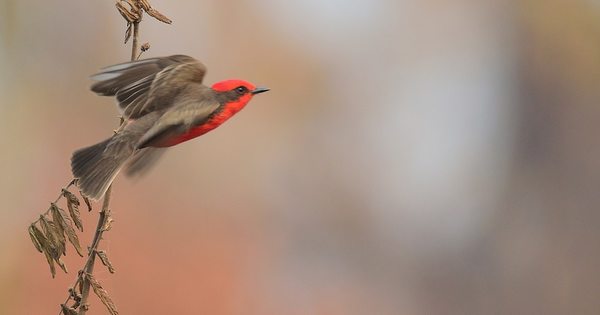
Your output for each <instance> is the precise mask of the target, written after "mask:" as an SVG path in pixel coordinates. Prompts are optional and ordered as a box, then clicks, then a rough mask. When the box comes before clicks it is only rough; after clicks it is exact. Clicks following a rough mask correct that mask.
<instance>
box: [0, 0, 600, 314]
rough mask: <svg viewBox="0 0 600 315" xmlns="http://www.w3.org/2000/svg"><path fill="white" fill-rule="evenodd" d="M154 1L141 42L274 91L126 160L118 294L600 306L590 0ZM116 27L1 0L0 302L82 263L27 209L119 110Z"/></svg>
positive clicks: (140, 306)
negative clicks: (40, 246)
mask: <svg viewBox="0 0 600 315" xmlns="http://www.w3.org/2000/svg"><path fill="white" fill-rule="evenodd" d="M152 4H153V6H154V7H155V8H156V9H158V10H159V11H161V12H162V13H164V14H165V15H167V16H168V17H170V18H171V19H172V20H173V24H172V25H164V24H162V23H159V22H157V21H155V20H154V19H152V18H150V17H148V16H146V17H145V18H144V21H143V22H142V24H141V28H140V34H141V42H142V43H143V42H149V43H150V45H151V49H150V50H149V51H148V52H146V53H144V55H143V57H152V56H163V55H169V54H189V55H191V56H194V57H196V58H198V59H200V60H202V62H204V63H205V64H206V65H207V66H208V69H209V72H208V75H207V78H206V82H207V83H208V84H212V83H213V82H216V81H219V80H223V79H227V78H243V79H246V80H249V81H251V82H254V83H256V84H259V85H265V86H268V87H270V88H271V89H272V90H271V92H269V93H266V94H261V95H260V96H259V97H256V98H255V99H254V100H253V101H252V102H251V104H250V105H249V106H248V107H247V108H246V109H245V110H244V111H243V112H242V113H241V114H240V115H238V116H236V117H235V118H233V119H232V120H231V121H230V122H228V123H227V124H226V125H225V126H223V127H222V128H219V129H217V130H215V131H214V132H212V133H210V134H208V135H206V136H204V137H202V138H199V139H196V140H194V141H190V142H187V143H185V144H182V145H180V146H177V147H174V148H172V149H171V150H170V152H168V153H167V155H166V156H165V157H164V158H163V160H162V161H160V163H159V165H158V166H157V167H156V168H155V169H154V170H153V172H151V173H150V174H149V175H148V176H146V177H144V178H142V179H140V180H137V181H131V180H128V179H126V178H121V177H119V178H118V179H117V180H116V183H115V188H114V192H113V202H112V209H113V215H114V219H115V223H114V225H113V229H112V230H111V231H110V232H108V233H107V234H106V240H105V242H103V244H102V245H101V247H102V248H103V249H105V250H106V251H107V253H108V255H109V257H110V259H111V260H112V262H113V264H114V265H115V268H116V270H117V273H116V274H114V275H111V274H109V273H108V271H106V270H105V268H103V267H102V266H98V267H97V271H96V277H97V278H98V279H99V280H100V281H101V282H102V283H103V285H104V287H105V288H106V289H107V290H108V292H109V293H110V295H111V296H112V297H113V299H114V301H115V303H116V304H117V306H118V308H119V310H120V311H121V313H122V314H211V315H213V314H216V315H219V314H223V315H225V314H260V315H263V314H286V315H288V314H289V315H295V314H298V315H304V314H319V315H321V314H323V315H330V314H331V315H333V314H343V315H346V314H351V315H354V314H357V315H358V314H386V315H387V314H598V310H599V309H600V299H599V298H598V297H599V296H600V271H599V268H598V267H599V266H600V246H599V241H600V228H599V227H600V211H598V208H597V207H598V205H599V204H600V194H599V193H598V188H599V187H600V186H599V185H600V146H599V145H598V134H599V133H600V109H599V107H598V105H599V104H598V103H599V102H598V101H599V100H600V89H599V88H598V86H599V84H600V1H597V0H543V1H542V0H522V1H516V0H515V1H500V0H498V1H492V0H490V1H475V0H458V1H434V0H428V1H422V0H421V1H417V0H379V1H367V0H362V1H360V0H349V1H348V0H347V1H340V0H329V1H316V0H306V1H296V2H289V1H288V2H282V1H275V0H263V1H247V0H241V1H234V2H232V1H166V0H153V1H152ZM124 30H125V22H124V21H123V19H122V17H121V16H120V15H119V14H118V13H117V11H116V10H115V7H114V1H65V0H56V1H41V2H40V1H34V0H18V1H17V0H0V95H1V101H0V145H1V147H2V148H3V149H2V154H0V159H1V163H0V173H1V174H2V176H1V177H0V198H1V200H2V201H3V204H2V206H1V207H0V216H1V217H0V218H1V219H0V257H1V259H0V313H1V314H35V315H37V314H51V313H55V312H56V313H57V312H58V304H59V303H61V302H63V301H64V299H65V297H66V296H67V288H68V286H70V285H71V284H72V283H73V281H74V279H75V276H76V270H78V269H79V268H81V266H82V264H83V259H81V258H79V257H78V256H77V255H75V252H74V251H73V249H72V248H69V249H68V250H69V255H68V257H67V259H66V263H67V266H68V267H69V269H70V273H69V274H67V275H65V274H62V273H60V272H59V273H58V275H57V277H56V279H54V280H52V279H51V277H50V273H49V271H48V267H47V265H46V262H45V259H44V257H43V256H42V255H41V254H39V253H37V252H36V251H35V249H34V248H33V246H32V245H31V242H30V240H29V236H28V235H27V231H26V228H27V225H28V224H29V223H31V222H32V221H33V220H34V219H35V218H36V217H37V216H38V215H39V213H41V212H43V211H44V210H46V209H47V207H48V203H49V201H52V200H54V199H55V198H56V196H57V194H58V192H59V191H60V188H61V187H63V186H64V185H65V184H66V183H67V182H68V181H69V180H70V179H71V173H70V167H69V158H70V156H71V152H72V151H73V150H75V149H77V148H79V147H83V146H87V145H90V144H92V143H96V142H98V141H99V140H101V139H103V138H105V137H108V136H109V135H110V134H111V133H112V130H113V129H114V128H115V127H116V126H117V124H118V120H117V111H116V108H115V105H114V101H113V100H112V99H110V98H105V97H104V98H103V97H98V96H95V95H94V94H93V93H91V92H90V91H89V85H90V80H89V79H88V77H89V75H91V74H93V73H94V72H95V71H97V70H98V69H99V68H101V67H103V66H106V65H110V64H114V63H118V62H122V61H126V60H128V58H129V54H130V46H129V45H123V36H124ZM97 207H98V206H97ZM82 215H83V219H84V226H85V228H86V229H85V233H84V235H83V236H82V238H83V242H84V243H85V244H88V243H89V240H90V239H91V234H92V229H93V226H95V224H96V220H97V215H98V214H97V209H96V210H94V211H93V212H91V213H87V212H86V213H83V214H82ZM91 304H92V305H91V311H90V312H89V314H92V315H94V314H106V311H105V309H104V306H103V305H101V304H100V302H99V301H98V300H97V299H96V298H95V297H93V298H92V299H91Z"/></svg>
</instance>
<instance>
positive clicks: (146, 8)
mask: <svg viewBox="0 0 600 315" xmlns="http://www.w3.org/2000/svg"><path fill="white" fill-rule="evenodd" d="M138 3H139V4H140V5H141V6H142V9H144V11H146V13H148V15H150V16H151V17H153V18H155V19H157V20H159V21H161V22H163V23H167V24H171V23H173V21H171V19H169V18H168V17H166V16H164V15H163V14H162V13H160V12H158V11H157V10H156V9H154V8H152V6H150V3H149V2H148V0H139V1H138Z"/></svg>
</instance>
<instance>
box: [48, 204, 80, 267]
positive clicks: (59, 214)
mask: <svg viewBox="0 0 600 315" xmlns="http://www.w3.org/2000/svg"><path fill="white" fill-rule="evenodd" d="M51 211H52V217H53V219H54V221H55V222H56V223H57V224H58V225H59V226H60V228H61V229H62V231H63V232H64V233H65V234H66V235H67V238H68V239H69V242H70V243H71V244H73V247H75V250H76V251H77V254H79V256H81V257H83V250H82V249H81V245H80V244H79V238H78V237H77V233H76V232H75V229H74V228H73V225H72V223H71V218H70V217H69V216H68V215H67V213H66V212H65V210H63V209H61V208H59V207H58V206H57V205H56V204H54V203H53V204H52V210H51ZM63 238H64V234H63Z"/></svg>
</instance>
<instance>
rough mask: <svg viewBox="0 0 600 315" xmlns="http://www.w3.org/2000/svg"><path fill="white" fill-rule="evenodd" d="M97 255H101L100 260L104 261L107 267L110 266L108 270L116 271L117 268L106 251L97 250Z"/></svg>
mask: <svg viewBox="0 0 600 315" xmlns="http://www.w3.org/2000/svg"><path fill="white" fill-rule="evenodd" d="M96 255H98V257H100V261H101V262H102V264H103V265H104V266H106V268H108V272H110V273H115V268H114V267H113V266H112V264H111V263H110V260H109V259H108V256H107V255H106V252H105V251H103V250H97V251H96Z"/></svg>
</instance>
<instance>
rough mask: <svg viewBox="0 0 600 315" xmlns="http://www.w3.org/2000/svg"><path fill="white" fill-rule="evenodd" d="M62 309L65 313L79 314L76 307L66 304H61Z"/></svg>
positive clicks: (69, 314)
mask: <svg viewBox="0 0 600 315" xmlns="http://www.w3.org/2000/svg"><path fill="white" fill-rule="evenodd" d="M60 309H61V311H62V313H63V314H64V315H77V311H76V310H75V309H74V308H72V307H69V306H67V305H65V304H61V305H60Z"/></svg>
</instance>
